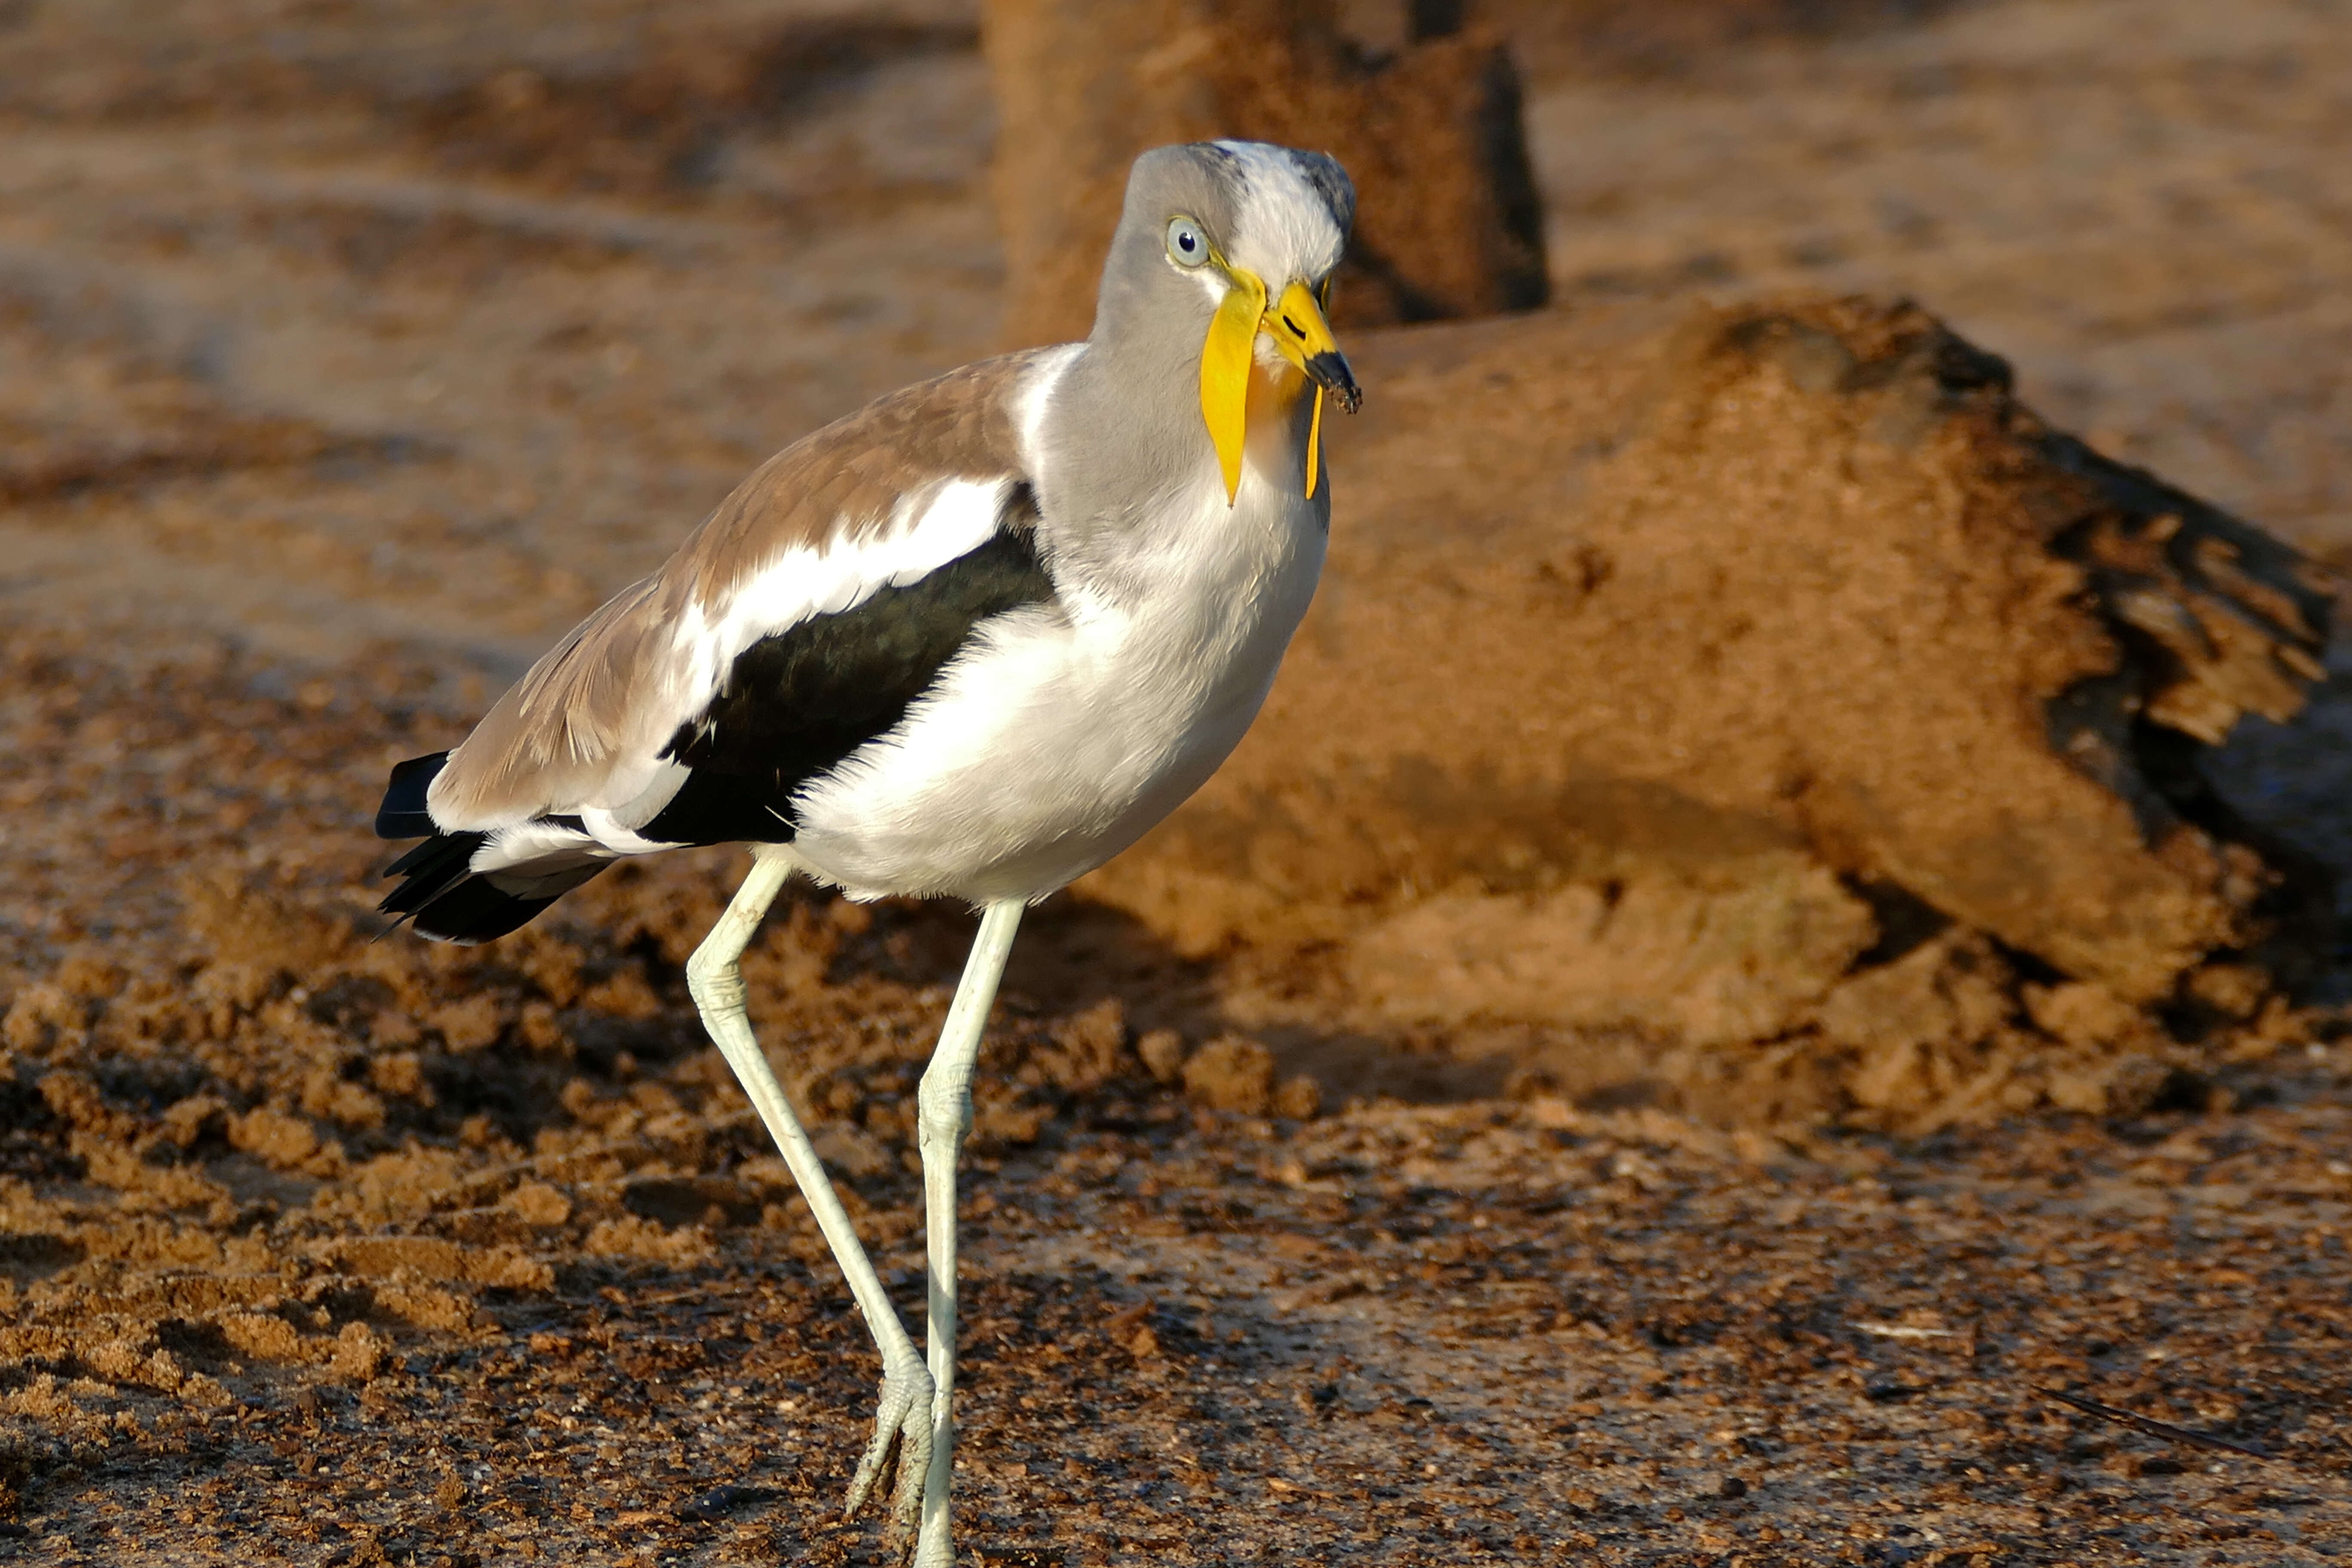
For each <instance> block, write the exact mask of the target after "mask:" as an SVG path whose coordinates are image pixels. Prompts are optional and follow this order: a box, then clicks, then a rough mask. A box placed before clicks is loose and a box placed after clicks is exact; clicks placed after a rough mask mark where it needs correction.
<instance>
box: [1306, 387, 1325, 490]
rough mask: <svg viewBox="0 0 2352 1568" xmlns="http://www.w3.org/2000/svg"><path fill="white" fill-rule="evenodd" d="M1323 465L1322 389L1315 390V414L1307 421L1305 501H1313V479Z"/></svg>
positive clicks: (1308, 417)
mask: <svg viewBox="0 0 2352 1568" xmlns="http://www.w3.org/2000/svg"><path fill="white" fill-rule="evenodd" d="M1322 464H1323V389H1322V388H1321V387H1319V386H1318V387H1317V388H1316V389H1315V412H1314V413H1313V414H1311V415H1309V416H1307V500H1314V499H1315V479H1316V476H1317V475H1318V473H1320V472H1321V471H1322Z"/></svg>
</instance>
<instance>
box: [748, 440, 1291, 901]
mask: <svg viewBox="0 0 2352 1568" xmlns="http://www.w3.org/2000/svg"><path fill="white" fill-rule="evenodd" d="M1204 480H1205V482H1204V483H1202V484H1201V485H1199V486H1197V487H1188V489H1187V490H1186V491H1185V493H1184V494H1183V495H1181V497H1179V498H1176V499H1175V500H1173V501H1172V502H1171V505H1170V506H1169V507H1168V508H1167V509H1166V510H1165V511H1164V512H1163V513H1162V514H1161V515H1160V516H1159V517H1156V518H1153V519H1151V520H1150V521H1148V522H1147V523H1145V524H1144V525H1143V526H1141V527H1139V528H1136V529H1135V530H1133V531H1131V532H1130V533H1129V534H1128V535H1127V537H1126V539H1125V540H1124V541H1123V542H1122V548H1121V550H1120V552H1119V553H1118V558H1117V560H1116V562H1115V563H1114V565H1115V577H1116V586H1115V587H1110V586H1098V587H1090V586H1089V585H1088V584H1087V582H1086V581H1084V580H1083V578H1081V579H1080V580H1078V581H1075V582H1074V581H1072V580H1070V577H1069V575H1068V574H1065V575H1064V580H1063V582H1062V584H1061V588H1062V599H1061V602H1060V603H1059V604H1058V605H1053V606H1037V607H1034V608H1031V609H1024V610H1019V611H1015V612H1013V613H1012V614H1010V615H1007V616H1003V617H1001V618H1000V619H998V620H997V621H995V622H992V623H991V624H990V626H988V627H987V628H985V629H984V630H983V631H982V633H981V634H980V635H979V636H977V637H975V638H974V640H973V644H972V646H971V647H968V648H967V649H966V650H965V651H964V652H963V653H962V654H961V655H960V656H958V658H957V659H956V660H955V662H954V663H952V664H950V666H949V667H948V668H947V669H946V670H945V671H943V672H942V674H941V677H940V683H939V685H938V686H937V687H935V688H934V689H933V690H932V691H931V692H930V693H929V695H927V696H926V697H925V698H924V700H922V701H921V702H920V703H919V704H918V705H917V706H916V708H915V709H914V710H911V711H910V712H909V713H908V716H907V719H906V720H905V721H903V722H902V723H901V724H900V725H899V726H898V728H897V729H896V730H894V731H891V732H890V733H889V734H888V735H886V736H884V737H882V738H881V739H879V740H877V741H876V742H872V743H870V744H868V745H866V746H865V747H862V748H861V749H860V750H859V751H857V752H856V753H854V754H853V755H852V756H851V757H850V758H849V759H848V761H846V762H845V763H843V764H842V765H841V766H840V767H839V768H838V769H836V770H835V771H834V772H833V773H829V774H827V775H826V776H825V777H824V778H823V779H820V780H818V781H816V782H815V783H814V784H812V785H811V786H810V788H809V789H808V790H807V791H806V792H805V793H804V794H803V796H802V798H801V806H800V812H799V816H800V831H799V834H798V836H797V837H796V838H795V840H794V843H793V850H794V853H795V855H796V856H797V858H800V859H801V860H802V861H803V863H804V864H806V865H807V866H808V868H810V869H811V870H813V871H814V872H816V873H818V874H819V875H821V876H823V877H824V878H826V879H830V880H832V881H835V882H837V883H839V884H840V885H841V886H842V887H843V888H844V889H846V890H847V891H849V892H850V893H851V894H853V895H855V896H856V897H860V898H875V897H881V896H885V895H887V894H893V893H902V894H913V895H919V896H928V895H950V896H953V897H958V898H962V899H967V900H971V901H974V902H980V901H982V900H990V899H999V898H1024V899H1038V898H1043V897H1044V896H1045V894H1047V893H1050V892H1052V891H1054V890H1055V889H1057V888H1061V887H1063V886H1066V884H1067V883H1069V882H1070V881H1072V880H1073V879H1076V878H1077V877H1079V876H1082V875H1084V874H1085V873H1086V872H1087V871H1089V870H1092V869H1093V868H1095V867H1097V866H1099V865H1101V864H1102V863H1103V862H1104V861H1105V860H1108V859H1109V858H1111V857H1112V856H1113V855H1116V854H1118V852H1119V851H1120V850H1121V849H1124V848H1125V847H1128V846H1129V844H1132V843H1133V842H1134V841H1135V840H1136V839H1137V838H1139V837H1142V835H1143V834H1144V833H1145V832H1146V831H1147V830H1148V829H1150V827H1151V826H1152V825H1153V824H1155V823H1157V822H1158V821H1159V820H1160V818H1161V817H1163V816H1166V815H1167V814H1168V813H1169V812H1170V811H1171V810H1173V809H1174V808H1175V807H1176V806H1177V805H1180V804H1181V802H1182V801H1183V800H1184V799H1185V797H1186V796H1188V795H1191V794H1192V792H1193V791H1194V790H1195V789H1197V788H1199V787H1200V785H1201V784H1202V782H1203V781H1204V780H1206V779H1207V778H1208V776H1209V775H1210V774H1211V773H1213V772H1215V771H1216V768H1217V765H1218V764H1219V763H1222V762H1223V761H1224V759H1225V757H1226V755H1227V754H1228V753H1229V752H1232V750H1233V749H1234V745H1235V744H1236V743H1238V742H1240V740H1241V738H1242V734H1243V732H1244V731H1246V730H1247V729H1248V728H1249V724H1250V721H1251V720H1252V719H1254V718H1255V717H1256V715H1257V710H1258V707H1259V705H1260V704H1261V703H1262V702H1263V701H1264V700H1265V694H1266V690H1267V689H1268V687H1270V686H1271V685H1272V684H1273V680H1274V675H1275V670H1276V667H1277V666H1278V665H1279V664H1280V662H1281V659H1282V654H1283V650H1284V648H1286V647H1288V645H1289V642H1290V636H1291V633H1292V632H1293V631H1295V630H1296V629H1297V626H1298V622H1299V618H1300V617H1301V616H1304V615H1305V614H1306V613H1307V602H1308V600H1309V599H1311V598H1312V597H1313V595H1314V592H1315V583H1316V579H1317V577H1318V575H1319V574H1320V573H1321V571H1322V565H1323V543H1324V532H1325V526H1326V518H1327V516H1328V513H1327V512H1326V510H1325V508H1324V507H1323V506H1322V505H1321V504H1318V503H1310V502H1308V501H1306V500H1301V499H1298V498H1297V495H1296V492H1292V493H1290V494H1288V495H1285V494H1283V493H1281V492H1280V491H1279V490H1278V489H1276V487H1275V486H1274V485H1272V484H1269V483H1267V482H1265V481H1264V480H1263V479H1259V478H1258V477H1257V476H1256V475H1255V473H1253V474H1251V475H1250V476H1249V477H1248V478H1247V479H1244V483H1243V486H1242V489H1241V494H1240V497H1239V499H1238V502H1237V504H1235V505H1234V506H1232V507H1230V508H1229V507H1227V505H1226V504H1225V497H1224V491H1223V485H1222V484H1221V483H1219V482H1218V481H1217V479H1216V477H1215V475H1214V473H1213V472H1211V473H1209V474H1208V475H1206V476H1204ZM1109 575H1110V574H1106V578H1107V581H1108V577H1109Z"/></svg>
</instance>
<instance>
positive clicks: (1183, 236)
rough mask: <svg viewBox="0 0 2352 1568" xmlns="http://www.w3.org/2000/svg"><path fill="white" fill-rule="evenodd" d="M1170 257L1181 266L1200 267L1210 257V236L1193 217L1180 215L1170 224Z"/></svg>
mask: <svg viewBox="0 0 2352 1568" xmlns="http://www.w3.org/2000/svg"><path fill="white" fill-rule="evenodd" d="M1168 258H1169V259H1170V260H1171V261H1173V262H1174V263H1175V264H1176V265H1177V266H1179V267H1198V266H1200V265H1201V263H1202V262H1203V261H1206V260H1208V259H1209V237H1208V236H1207V235H1205V234H1203V233H1202V232H1201V226H1200V225H1199V224H1197V223H1194V222H1193V221H1192V219H1191V218H1188V217H1180V218H1176V219H1173V220H1172V221H1171V222H1170V224H1169V225H1168Z"/></svg>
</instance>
